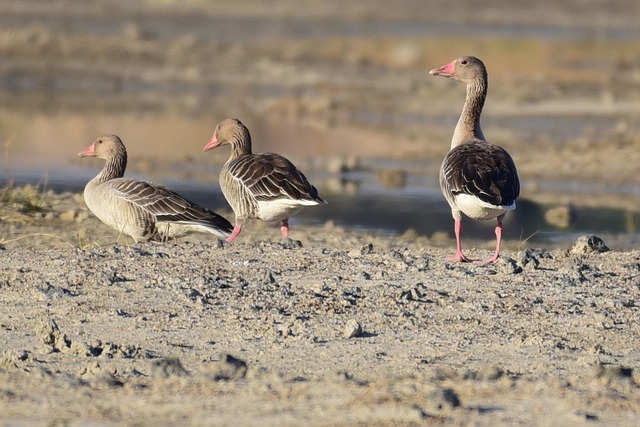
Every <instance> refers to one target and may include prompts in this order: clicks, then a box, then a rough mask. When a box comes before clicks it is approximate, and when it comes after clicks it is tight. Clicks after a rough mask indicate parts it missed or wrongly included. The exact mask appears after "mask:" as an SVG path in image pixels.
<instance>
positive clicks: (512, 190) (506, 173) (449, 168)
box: [441, 142, 520, 206]
mask: <svg viewBox="0 0 640 427" xmlns="http://www.w3.org/2000/svg"><path fill="white" fill-rule="evenodd" d="M441 177H442V178H441V185H442V188H443V190H445V191H446V192H447V193H449V194H450V195H452V196H456V195H458V194H468V195H471V196H475V197H477V198H478V199H480V200H482V201H483V202H486V203H489V204H491V205H494V206H509V205H511V204H513V202H515V200H516V199H517V198H518V196H519V195H520V180H519V179H518V172H517V170H516V166H515V163H514V161H513V159H512V158H511V156H510V155H509V153H507V151H506V150H505V149H504V148H502V147H499V146H497V145H494V144H491V143H488V142H471V143H466V144H462V145H459V146H457V147H455V148H453V149H452V150H451V151H450V152H449V154H447V156H446V157H445V159H444V162H443V163H442V171H441Z"/></svg>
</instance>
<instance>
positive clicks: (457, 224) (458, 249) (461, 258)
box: [447, 219, 471, 262]
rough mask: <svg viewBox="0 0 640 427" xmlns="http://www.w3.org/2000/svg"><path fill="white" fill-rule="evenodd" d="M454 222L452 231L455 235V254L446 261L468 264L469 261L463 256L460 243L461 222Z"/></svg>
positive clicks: (457, 220)
mask: <svg viewBox="0 0 640 427" xmlns="http://www.w3.org/2000/svg"><path fill="white" fill-rule="evenodd" d="M454 221H455V225H454V231H455V233H456V254H455V255H454V256H452V257H449V258H447V259H451V260H455V261H460V262H470V261H471V260H470V259H469V258H467V257H466V256H464V254H463V253H462V243H461V241H460V234H461V232H462V221H461V220H459V219H456V220H454Z"/></svg>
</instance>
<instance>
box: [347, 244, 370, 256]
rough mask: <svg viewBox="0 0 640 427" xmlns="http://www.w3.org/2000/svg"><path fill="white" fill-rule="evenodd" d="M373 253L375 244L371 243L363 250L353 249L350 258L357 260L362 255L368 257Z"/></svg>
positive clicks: (362, 248)
mask: <svg viewBox="0 0 640 427" xmlns="http://www.w3.org/2000/svg"><path fill="white" fill-rule="evenodd" d="M371 253H373V244H372V243H369V244H368V245H365V246H363V247H361V248H358V249H353V250H351V251H349V257H351V258H356V257H359V256H362V255H367V254H371Z"/></svg>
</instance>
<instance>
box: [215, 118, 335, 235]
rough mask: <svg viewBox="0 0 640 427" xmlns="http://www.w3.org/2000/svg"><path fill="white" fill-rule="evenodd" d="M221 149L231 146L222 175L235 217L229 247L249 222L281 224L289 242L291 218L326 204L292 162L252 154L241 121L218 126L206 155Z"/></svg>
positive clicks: (225, 192) (223, 186) (224, 190)
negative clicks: (307, 207)
mask: <svg viewBox="0 0 640 427" xmlns="http://www.w3.org/2000/svg"><path fill="white" fill-rule="evenodd" d="M222 145H230V146H231V156H230V157H229V160H227V162H226V163H225V164H224V166H223V168H222V171H221V172H220V187H221V188H222V193H223V194H224V197H225V198H226V199H227V201H228V202H229V204H230V205H231V207H232V208H233V212H234V213H235V226H234V228H233V233H231V236H229V238H228V239H227V242H228V243H231V242H233V240H234V239H235V238H236V237H237V236H238V234H240V231H241V230H242V226H243V225H244V223H245V222H246V220H247V219H249V218H257V219H260V220H263V221H281V223H282V226H281V227H280V230H281V232H282V238H283V239H286V238H287V236H288V234H289V218H290V217H292V216H293V215H295V214H296V213H298V212H299V211H300V210H301V209H302V208H303V207H305V206H312V205H317V204H320V203H326V202H325V201H324V200H323V199H322V198H321V197H320V196H319V195H318V190H317V189H316V188H315V187H314V186H313V185H311V183H309V181H308V180H307V178H306V177H305V176H304V175H303V174H302V172H300V171H299V170H298V169H296V167H295V166H294V165H293V164H292V163H291V162H290V161H289V160H287V159H285V158H284V157H282V156H280V155H278V154H275V153H261V154H253V153H252V152H251V135H250V134H249V129H247V127H246V126H245V125H243V124H242V122H240V120H238V119H227V120H224V121H222V122H221V123H219V124H218V126H216V129H215V132H214V133H213V136H212V137H211V140H210V141H209V143H208V144H207V145H205V147H204V149H203V151H209V150H211V149H213V148H216V147H219V146H222Z"/></svg>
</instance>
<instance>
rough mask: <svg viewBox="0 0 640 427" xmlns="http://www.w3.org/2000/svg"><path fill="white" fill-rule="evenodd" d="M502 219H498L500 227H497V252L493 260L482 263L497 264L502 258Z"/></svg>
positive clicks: (488, 259) (485, 260) (489, 259)
mask: <svg viewBox="0 0 640 427" xmlns="http://www.w3.org/2000/svg"><path fill="white" fill-rule="evenodd" d="M502 218H503V216H500V217H498V225H496V251H495V252H494V254H493V256H492V257H491V258H487V259H483V260H482V261H480V262H496V261H497V260H498V257H499V256H500V242H501V241H502Z"/></svg>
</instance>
